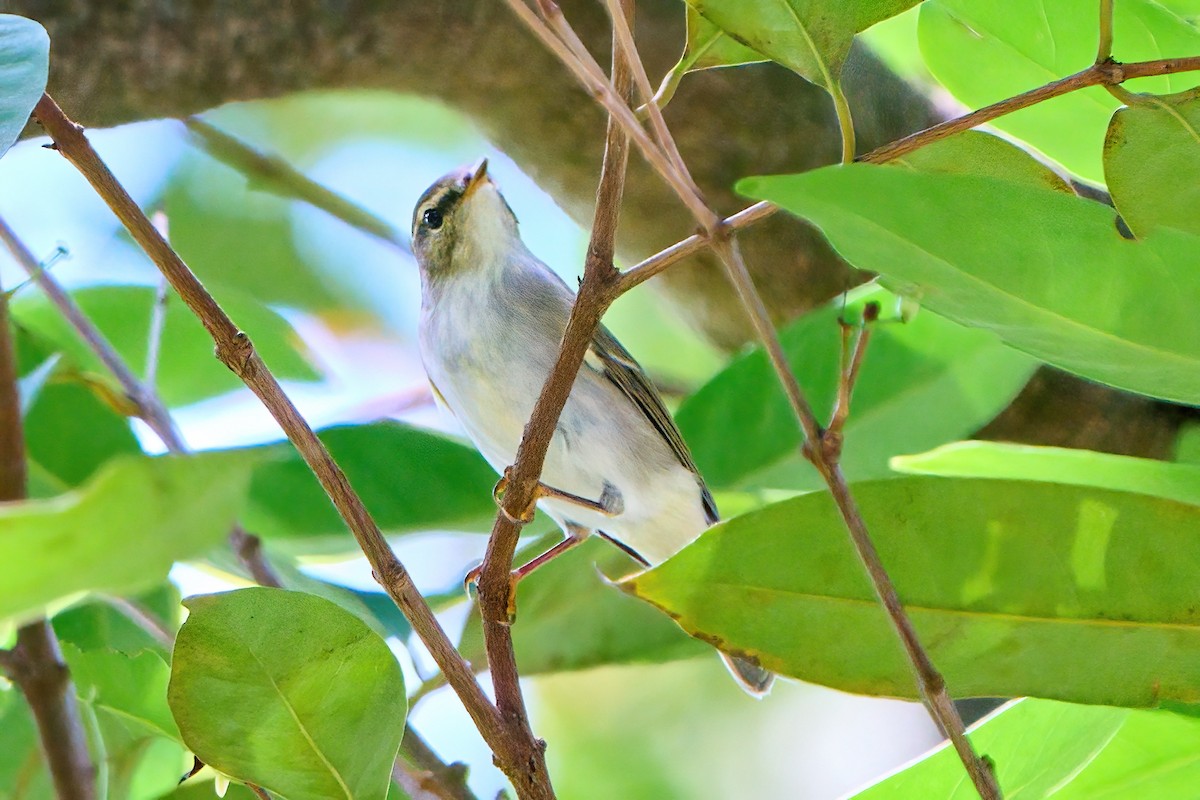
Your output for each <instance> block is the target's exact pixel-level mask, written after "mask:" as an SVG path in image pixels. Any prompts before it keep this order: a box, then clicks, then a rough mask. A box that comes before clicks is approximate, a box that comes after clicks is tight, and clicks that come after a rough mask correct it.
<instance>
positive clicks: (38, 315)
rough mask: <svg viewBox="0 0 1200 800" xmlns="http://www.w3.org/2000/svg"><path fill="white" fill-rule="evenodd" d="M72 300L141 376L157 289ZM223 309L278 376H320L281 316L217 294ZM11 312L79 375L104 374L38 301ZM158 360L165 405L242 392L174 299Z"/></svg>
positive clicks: (110, 289)
mask: <svg viewBox="0 0 1200 800" xmlns="http://www.w3.org/2000/svg"><path fill="white" fill-rule="evenodd" d="M72 295H73V297H74V298H75V301H76V302H77V303H78V304H79V306H80V308H82V309H83V312H84V313H85V314H86V315H87V316H88V318H90V319H91V320H92V322H94V323H95V324H96V326H97V327H98V328H99V329H100V330H101V332H103V333H104V335H105V336H106V337H107V338H108V340H109V341H110V342H111V343H112V344H113V346H114V347H115V348H116V349H117V352H118V353H120V355H121V356H122V358H124V359H125V362H126V363H127V364H129V365H130V367H131V368H132V369H133V371H134V373H135V374H138V375H144V374H145V370H146V354H147V350H148V345H149V333H150V318H151V315H152V313H153V312H152V309H153V306H154V299H155V290H154V289H153V288H150V287H147V286H95V287H90V288H86V289H79V290H76V291H75V292H72ZM221 305H222V307H224V309H225V310H226V311H227V312H228V313H229V315H230V316H231V317H233V320H234V322H236V323H237V324H238V325H239V326H241V328H242V329H243V330H244V331H246V333H247V334H248V335H249V336H250V338H251V339H252V340H253V341H254V345H255V348H256V349H257V350H258V351H259V354H260V355H262V357H263V360H264V361H266V362H267V365H268V366H269V367H270V368H271V371H272V372H274V373H275V374H276V375H277V376H278V377H281V378H292V379H298V380H314V379H316V378H317V377H318V375H317V373H316V371H315V370H314V369H313V366H312V364H311V363H310V362H309V361H308V358H307V356H306V355H305V354H304V352H303V344H302V343H301V341H300V338H299V336H298V335H297V334H296V332H295V331H294V330H292V326H291V325H290V324H288V322H287V321H286V320H284V319H283V318H282V317H281V316H279V314H277V313H275V312H274V311H272V310H271V309H270V308H268V307H267V306H265V305H263V304H262V303H260V302H258V301H256V300H254V299H252V298H250V297H248V296H246V295H245V294H243V293H241V292H236V291H234V292H230V291H225V292H222V293H221ZM12 310H13V317H14V318H15V319H16V320H17V321H18V322H19V323H20V324H21V325H23V326H25V327H27V328H29V329H30V330H32V331H34V332H36V333H37V334H39V335H41V336H42V337H44V338H45V339H49V340H50V341H53V342H54V343H55V345H56V347H58V348H60V349H61V350H63V351H64V352H66V353H68V354H70V355H71V357H72V358H73V359H74V360H75V361H76V362H77V363H78V364H79V365H80V366H81V367H82V368H83V369H85V370H91V371H93V372H97V373H101V374H107V373H106V371H105V369H104V367H103V366H102V365H101V364H100V361H99V359H97V358H96V356H95V355H94V354H93V353H92V351H91V350H90V349H89V348H88V346H87V345H86V344H84V342H83V341H82V340H81V339H80V338H79V336H78V335H77V334H76V333H75V331H74V329H72V328H71V327H70V325H69V324H68V323H67V322H66V320H64V319H63V317H62V315H61V314H60V313H58V311H57V310H56V309H55V308H54V307H53V305H51V304H50V301H48V300H47V299H46V298H45V297H44V296H43V295H41V294H36V293H32V292H23V293H21V294H20V295H19V296H18V298H17V299H16V300H15V301H14V302H13V306H12ZM160 354H161V355H160V357H159V365H158V373H157V382H156V387H157V389H158V391H159V394H160V395H161V396H162V398H163V400H164V402H166V403H167V404H168V405H171V406H179V405H185V404H187V403H193V402H195V401H197V400H202V399H204V398H206V397H212V396H214V395H218V394H222V393H224V392H228V391H231V390H233V389H238V388H241V386H242V382H241V381H240V380H238V378H237V376H236V375H234V374H233V373H232V372H230V371H229V369H228V368H226V367H225V365H224V364H222V363H221V362H220V361H218V360H217V359H216V358H215V357H214V356H213V344H212V338H211V337H209V335H208V334H207V333H205V331H204V327H203V326H202V325H201V324H200V321H199V320H198V319H196V317H195V315H194V314H192V312H191V311H189V310H188V308H187V307H186V306H185V305H184V304H183V302H182V301H180V300H179V298H178V297H175V296H171V297H170V298H169V299H168V303H167V312H166V317H165V322H164V325H163V331H162V342H161V350H160Z"/></svg>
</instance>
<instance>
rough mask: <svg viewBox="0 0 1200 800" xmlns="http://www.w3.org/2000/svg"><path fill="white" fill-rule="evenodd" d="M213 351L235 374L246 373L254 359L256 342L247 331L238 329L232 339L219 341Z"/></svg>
mask: <svg viewBox="0 0 1200 800" xmlns="http://www.w3.org/2000/svg"><path fill="white" fill-rule="evenodd" d="M213 352H214V354H215V355H216V357H217V359H218V360H219V361H220V362H221V363H222V364H224V365H225V366H227V367H229V369H230V370H232V371H233V373H234V374H235V375H245V374H247V372H248V371H249V369H250V362H251V361H252V360H253V359H254V342H252V341H250V337H249V336H247V335H246V334H245V332H243V331H238V332H237V334H236V335H235V336H234V337H233V339H232V340H229V341H224V342H217V346H216V348H214V351H213Z"/></svg>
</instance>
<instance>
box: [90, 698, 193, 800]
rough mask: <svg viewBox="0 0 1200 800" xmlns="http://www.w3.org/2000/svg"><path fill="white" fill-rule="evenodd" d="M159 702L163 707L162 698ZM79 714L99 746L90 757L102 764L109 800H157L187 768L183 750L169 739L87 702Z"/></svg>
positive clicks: (189, 760) (171, 787) (176, 781)
mask: <svg viewBox="0 0 1200 800" xmlns="http://www.w3.org/2000/svg"><path fill="white" fill-rule="evenodd" d="M160 702H161V703H162V705H163V706H164V708H165V706H166V699H165V697H164V698H163V699H162V700H161V701H160ZM80 711H81V712H82V715H83V717H84V725H85V726H86V727H88V728H89V733H91V734H92V737H93V738H92V743H93V745H95V744H96V743H97V738H98V739H99V740H100V741H101V742H102V743H103V749H102V750H97V751H96V752H95V753H94V755H93V757H94V759H95V761H96V762H97V766H101V762H102V767H101V768H102V769H103V770H104V772H103V773H101V777H104V775H105V773H106V774H107V781H106V783H105V787H106V790H107V793H108V797H110V798H122V799H123V800H158V798H160V797H162V795H164V794H165V793H167V792H169V791H171V789H173V788H174V787H175V786H177V785H178V784H179V777H180V776H181V775H183V774H184V772H185V771H186V770H187V769H188V768H189V767H190V766H191V763H192V760H191V759H190V758H189V757H188V755H187V751H186V750H185V749H184V747H183V745H182V744H180V743H179V742H177V741H175V740H173V739H168V738H165V737H163V736H156V735H154V734H151V733H148V732H147V731H146V730H145V728H143V727H142V726H141V725H138V724H137V723H130V722H128V721H127V720H126V719H125V718H124V717H123V716H121V715H120V714H114V713H111V712H110V711H109V710H107V709H104V708H97V707H95V706H93V705H92V704H90V703H87V702H83V703H81V705H80Z"/></svg>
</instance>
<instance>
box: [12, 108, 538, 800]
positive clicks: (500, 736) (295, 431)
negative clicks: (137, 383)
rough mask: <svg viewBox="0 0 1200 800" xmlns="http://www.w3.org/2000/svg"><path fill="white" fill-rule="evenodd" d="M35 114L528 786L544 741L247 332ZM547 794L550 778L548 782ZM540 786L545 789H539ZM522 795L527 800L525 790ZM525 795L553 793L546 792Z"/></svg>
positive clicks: (97, 171) (99, 168)
mask: <svg viewBox="0 0 1200 800" xmlns="http://www.w3.org/2000/svg"><path fill="white" fill-rule="evenodd" d="M34 116H35V117H36V119H37V120H38V122H40V123H41V124H42V126H43V127H44V128H45V129H46V132H47V133H49V134H50V137H51V138H52V139H53V140H54V145H55V147H56V149H57V150H58V151H59V152H60V153H61V154H62V155H63V156H64V157H65V158H66V159H67V160H68V161H70V162H71V163H72V164H73V165H74V166H75V167H76V168H77V169H79V171H80V172H81V173H82V174H83V175H84V177H85V178H87V180H88V182H89V183H91V185H92V187H93V188H94V189H95V190H96V192H97V193H98V194H99V195H100V197H101V198H103V199H104V201H105V202H106V203H107V204H108V206H109V207H110V208H111V209H112V210H113V212H114V213H115V214H116V216H117V218H118V219H119V220H120V221H121V223H122V224H123V225H124V226H125V227H126V229H127V230H128V231H129V233H130V234H131V235H132V236H133V239H134V241H136V242H137V243H138V245H139V246H141V248H142V249H143V250H145V252H146V254H147V255H148V256H149V257H150V259H151V260H152V261H153V262H154V263H155V265H156V266H158V268H159V269H160V270H161V271H162V273H163V275H164V276H165V277H166V279H167V280H168V281H169V282H170V284H171V286H172V287H173V288H174V289H175V291H176V292H177V293H178V294H179V295H180V297H181V298H182V299H183V301H184V302H185V303H186V304H187V306H188V308H190V309H191V310H192V312H193V313H195V314H196V316H197V317H198V318H199V319H200V321H201V323H202V324H203V325H204V327H205V329H206V330H207V331H208V332H209V334H210V335H211V336H212V338H213V341H214V342H215V343H216V353H217V357H218V358H219V359H220V360H221V361H222V362H223V363H224V364H225V365H226V366H228V367H229V368H230V369H231V370H232V371H233V372H234V373H235V374H236V375H237V376H238V377H239V378H241V379H242V381H243V382H244V383H245V384H246V385H247V386H248V387H249V388H250V389H251V391H253V392H254V393H255V395H256V396H258V398H259V399H260V400H261V401H262V402H263V404H264V405H265V406H266V407H267V409H268V410H269V411H270V412H271V414H272V416H274V417H275V420H276V421H277V422H278V423H279V425H280V427H282V428H283V430H284V432H285V433H286V434H287V436H288V438H289V439H290V440H291V442H292V444H293V445H295V447H296V449H297V450H298V451H299V452H300V454H301V455H302V456H303V457H304V459H305V461H306V463H308V465H309V467H310V468H311V469H312V471H313V473H314V474H315V475H316V477H317V479H318V480H319V481H320V483H321V486H322V487H323V488H324V489H325V491H326V493H327V494H328V495H329V497H330V500H331V501H332V502H333V504H334V506H335V507H336V508H337V510H338V512H339V513H340V514H341V516H342V519H343V520H344V521H345V522H346V524H347V526H348V527H349V528H350V530H351V532H352V533H353V534H354V537H355V539H356V540H357V542H358V544H359V547H361V548H362V550H363V553H364V554H365V555H366V557H367V561H368V562H369V563H370V564H371V568H372V570H373V573H374V575H375V579H376V580H377V581H378V582H379V583H380V585H381V586H382V587H383V589H384V590H385V591H386V592H387V593H388V595H389V596H390V597H391V598H392V600H393V601H395V603H396V605H397V606H398V607H399V608H400V610H401V611H402V612H403V613H404V615H405V617H406V618H407V619H408V621H409V623H410V624H411V625H412V627H413V630H414V631H416V633H417V635H418V636H419V637H420V638H421V641H422V642H423V643H424V644H425V647H426V648H427V649H428V650H429V652H430V654H431V655H432V656H433V659H434V660H435V661H436V662H437V664H438V666H439V667H440V668H441V670H442V672H443V674H445V676H446V679H447V682H448V683H449V684H450V685H451V686H452V687H453V688H454V690H455V692H456V693H457V694H458V696H459V698H460V700H461V701H462V703H463V705H464V707H465V708H466V710H467V713H468V714H470V716H471V719H472V720H473V721H474V723H475V725H476V727H477V728H478V729H479V732H480V734H481V735H482V736H483V738H484V741H485V742H487V744H488V746H489V747H490V748H491V749H492V751H493V753H494V754H495V756H496V761H497V763H498V765H499V766H500V768H501V769H502V770H503V771H504V772H505V774H506V775H508V777H509V779H510V780H512V781H513V783H514V785H517V786H518V787H519V788H520V787H521V786H523V785H525V782H526V781H527V780H528V779H529V776H530V774H531V771H530V770H529V769H528V766H529V765H531V764H539V765H541V772H540V774H541V775H542V776H544V775H545V768H544V762H543V760H542V749H541V743H540V742H538V741H537V740H535V739H534V738H533V736H532V735H531V734H529V732H528V730H527V729H525V730H521V729H518V728H513V727H510V726H509V725H507V724H506V720H505V719H504V718H503V717H502V716H501V715H500V713H499V712H498V710H497V708H496V706H494V705H492V703H491V701H490V700H488V698H487V696H486V695H485V694H484V693H483V690H482V689H481V688H480V686H479V684H478V683H477V682H476V680H475V676H474V674H473V673H472V672H471V668H470V666H469V665H468V664H467V663H466V662H465V661H464V660H463V658H462V656H461V655H460V654H459V653H458V652H457V651H456V650H455V649H454V645H453V644H452V643H451V642H450V640H449V638H448V637H447V636H446V633H445V631H443V630H442V627H441V624H440V623H439V622H438V621H437V618H436V617H435V616H434V614H433V611H432V610H431V609H430V608H429V605H428V603H426V602H425V599H424V598H423V597H422V596H421V593H420V591H418V589H417V587H416V585H415V584H414V583H413V581H412V578H411V577H410V576H409V574H408V571H407V570H406V569H405V568H404V565H403V564H401V563H400V561H399V560H398V559H397V558H396V556H395V554H394V553H392V551H391V549H390V548H389V547H388V544H387V542H386V541H385V540H384V538H383V536H382V534H381V533H380V531H379V528H378V526H377V525H376V524H375V521H374V520H373V519H372V518H371V515H370V513H369V512H368V511H367V509H366V507H365V506H364V505H363V503H362V500H361V498H359V496H358V495H357V494H356V493H355V491H354V489H353V487H351V485H350V482H349V481H348V480H347V479H346V476H345V474H344V473H343V472H342V470H341V468H340V467H339V466H338V465H337V464H336V462H334V460H333V459H332V458H331V457H330V455H329V452H328V451H327V450H326V449H325V446H324V444H322V443H321V440H320V439H318V438H317V436H316V434H315V433H314V432H313V430H312V428H311V427H309V425H308V423H307V422H305V420H304V418H303V417H302V416H301V415H300V412H299V411H298V410H297V409H296V407H295V406H294V405H293V404H292V402H291V400H289V399H288V397H287V395H286V394H284V392H283V390H282V389H281V388H280V386H279V383H278V382H277V381H276V380H275V377H274V376H273V375H272V374H271V372H270V371H269V370H268V369H267V367H266V365H265V364H263V362H262V359H261V358H260V357H259V355H258V353H257V352H256V351H255V349H254V346H253V344H252V343H251V341H250V339H249V337H248V336H246V334H244V333H242V332H241V331H239V330H238V328H237V326H236V325H234V323H233V321H232V320H231V319H230V318H229V316H228V315H227V314H226V313H225V312H224V310H222V309H221V307H220V306H219V305H218V304H217V302H216V301H215V300H214V299H213V297H212V295H210V294H209V293H208V291H207V290H206V289H205V288H204V286H203V285H202V284H201V283H200V281H199V280H198V279H197V278H196V276H195V275H194V274H193V273H192V271H191V270H190V269H189V268H188V267H187V265H186V264H185V263H184V262H183V260H182V259H180V257H179V255H178V254H177V253H175V251H174V250H172V249H171V246H170V245H169V244H168V243H167V242H166V240H164V239H163V238H162V236H161V235H160V234H159V233H158V231H156V230H155V228H154V226H153V225H152V224H151V223H150V221H149V219H147V218H146V215H145V214H144V213H143V212H142V210H141V209H140V208H138V206H137V204H136V203H135V202H134V201H133V198H131V197H130V196H129V193H128V192H126V191H125V189H124V187H122V186H121V184H120V183H119V182H118V181H117V180H116V178H115V177H114V176H113V174H112V173H111V172H110V171H109V170H108V167H107V166H105V164H104V162H103V161H102V160H101V159H100V157H99V156H98V155H97V154H96V152H95V150H94V149H92V146H91V144H90V143H89V142H88V140H87V137H86V136H84V134H83V132H82V130H81V129H80V128H79V127H78V126H76V125H75V123H73V122H71V120H70V119H68V118H67V117H66V115H64V114H63V112H62V110H61V109H60V108H59V107H58V105H57V104H56V103H55V102H54V100H53V99H52V98H51V97H50V96H49V95H43V97H42V99H41V100H40V101H39V103H38V105H37V107H36V109H35V110H34ZM541 783H544V785H545V787H546V788H547V789H548V787H549V783H548V781H545V780H544V779H543V781H542V782H541ZM539 785H540V784H539ZM523 796H526V795H525V794H524V793H523ZM528 796H530V797H534V796H550V795H548V794H542V795H534V794H529V795H528Z"/></svg>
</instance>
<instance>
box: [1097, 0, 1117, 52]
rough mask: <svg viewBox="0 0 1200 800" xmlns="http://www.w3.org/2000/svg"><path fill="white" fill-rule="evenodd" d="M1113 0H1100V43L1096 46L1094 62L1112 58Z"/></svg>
mask: <svg viewBox="0 0 1200 800" xmlns="http://www.w3.org/2000/svg"><path fill="white" fill-rule="evenodd" d="M1112 48H1113V0H1100V44H1099V46H1098V47H1097V48H1096V63H1097V64H1101V63H1103V62H1105V61H1108V60H1109V59H1110V58H1112Z"/></svg>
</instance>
